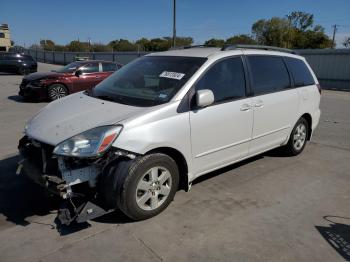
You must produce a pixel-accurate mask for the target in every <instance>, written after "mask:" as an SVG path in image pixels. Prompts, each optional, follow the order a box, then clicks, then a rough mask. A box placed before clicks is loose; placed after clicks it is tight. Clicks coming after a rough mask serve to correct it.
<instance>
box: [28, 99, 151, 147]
mask: <svg viewBox="0 0 350 262" xmlns="http://www.w3.org/2000/svg"><path fill="white" fill-rule="evenodd" d="M144 110H145V108H143V107H134V106H129V105H123V104H118V103H115V102H110V101H104V100H101V99H97V98H94V97H90V96H87V95H85V94H83V93H76V94H73V95H69V96H67V97H64V98H62V99H59V100H56V101H54V102H51V103H50V104H48V105H47V106H46V107H44V108H43V109H41V110H40V111H39V112H38V113H37V114H36V115H35V116H34V117H33V118H32V119H31V120H29V121H28V123H27V125H26V127H25V133H26V135H27V136H28V137H30V138H33V139H35V140H38V141H40V142H44V143H46V144H50V145H54V146H55V145H57V144H58V143H60V142H62V141H64V140H66V139H68V138H70V137H72V136H74V135H77V134H79V133H81V132H84V131H86V130H89V129H91V128H94V127H98V126H104V125H112V124H116V123H118V122H120V121H122V120H125V119H127V118H129V117H132V116H135V115H136V114H138V113H140V112H142V111H144Z"/></svg>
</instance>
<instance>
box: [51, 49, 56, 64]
mask: <svg viewBox="0 0 350 262" xmlns="http://www.w3.org/2000/svg"><path fill="white" fill-rule="evenodd" d="M55 62H56V61H55V51H52V63H53V64H55Z"/></svg>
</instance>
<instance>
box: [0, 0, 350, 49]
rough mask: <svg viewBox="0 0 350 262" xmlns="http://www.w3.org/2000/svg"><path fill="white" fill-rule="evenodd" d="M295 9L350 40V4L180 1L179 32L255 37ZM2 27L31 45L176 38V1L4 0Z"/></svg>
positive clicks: (345, 0) (336, 0) (340, 0)
mask: <svg viewBox="0 0 350 262" xmlns="http://www.w3.org/2000/svg"><path fill="white" fill-rule="evenodd" d="M294 10H300V11H304V12H309V13H312V14H314V16H315V23H316V24H321V25H322V26H323V27H325V29H326V32H327V34H329V35H331V32H332V28H331V25H333V24H339V25H340V26H339V30H338V32H337V38H336V40H337V43H338V46H339V44H340V43H341V42H342V41H343V39H344V38H345V37H346V36H350V0H317V1H316V0H303V1H302V0H284V1H283V0H265V1H262V0H260V1H258V0H244V1H234V0H216V1H213V0H177V14H178V15H177V34H178V35H179V36H192V37H193V38H194V40H195V42H196V43H203V42H204V41H205V40H206V39H209V38H213V37H214V38H228V37H230V36H232V35H234V34H241V33H242V34H249V33H250V32H251V25H252V24H253V23H254V22H255V21H256V20H258V19H261V18H271V17H273V16H280V17H281V16H285V15H287V14H288V13H290V12H291V11H294ZM0 23H8V24H9V26H10V29H11V32H12V38H13V40H14V41H15V42H16V43H17V44H20V45H23V44H24V43H25V44H26V46H29V45H30V44H33V43H37V42H39V40H40V39H44V38H47V39H52V40H53V41H54V42H56V43H59V44H66V43H67V42H69V41H71V40H73V39H78V38H79V39H80V40H81V41H87V39H88V38H91V40H92V42H102V43H108V42H109V41H111V40H113V39H119V38H126V39H130V40H136V39H138V38H141V37H148V38H154V37H162V36H170V35H171V34H172V0H138V1H136V0H114V1H112V0H111V1H107V0H100V1H96V0H95V1H89V0H84V1H81V0H71V1H68V0H65V1H64V0H61V1H57V0H56V1H51V0H46V1H37V0H31V1H28V0H27V1H21V0H17V1H2V3H1V7H0Z"/></svg>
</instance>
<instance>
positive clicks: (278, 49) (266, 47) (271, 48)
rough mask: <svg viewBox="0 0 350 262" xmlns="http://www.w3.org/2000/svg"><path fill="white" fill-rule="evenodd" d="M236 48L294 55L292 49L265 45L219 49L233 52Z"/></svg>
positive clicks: (229, 46) (230, 46) (232, 46)
mask: <svg viewBox="0 0 350 262" xmlns="http://www.w3.org/2000/svg"><path fill="white" fill-rule="evenodd" d="M238 48H242V49H260V50H271V51H278V52H285V53H290V54H295V53H296V52H295V51H294V50H292V49H288V48H282V47H276V46H267V45H225V46H224V47H223V48H221V51H228V50H235V49H238Z"/></svg>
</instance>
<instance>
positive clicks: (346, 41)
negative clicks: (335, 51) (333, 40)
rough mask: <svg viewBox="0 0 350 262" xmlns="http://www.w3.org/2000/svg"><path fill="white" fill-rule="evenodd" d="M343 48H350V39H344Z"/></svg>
mask: <svg viewBox="0 0 350 262" xmlns="http://www.w3.org/2000/svg"><path fill="white" fill-rule="evenodd" d="M343 46H344V47H346V48H350V37H347V38H345V39H344V42H343Z"/></svg>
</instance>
